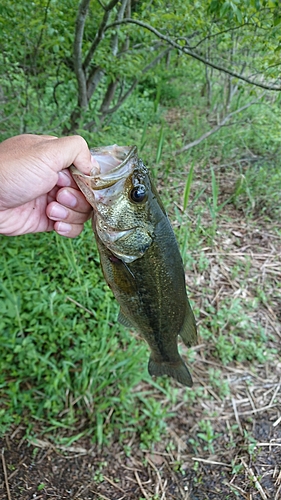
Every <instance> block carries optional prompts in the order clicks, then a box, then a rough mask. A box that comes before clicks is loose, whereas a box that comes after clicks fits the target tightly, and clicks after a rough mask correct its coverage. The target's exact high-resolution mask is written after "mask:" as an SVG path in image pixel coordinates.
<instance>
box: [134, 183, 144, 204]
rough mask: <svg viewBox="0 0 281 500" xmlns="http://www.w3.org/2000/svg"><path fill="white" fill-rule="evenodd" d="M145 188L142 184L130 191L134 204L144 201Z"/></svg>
mask: <svg viewBox="0 0 281 500" xmlns="http://www.w3.org/2000/svg"><path fill="white" fill-rule="evenodd" d="M146 197H147V195H146V188H145V186H144V185H143V184H139V185H138V186H136V187H134V189H132V191H131V199H132V201H134V202H135V203H140V202H142V201H144V200H145V199H146Z"/></svg>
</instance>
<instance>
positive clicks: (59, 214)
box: [49, 205, 68, 220]
mask: <svg viewBox="0 0 281 500" xmlns="http://www.w3.org/2000/svg"><path fill="white" fill-rule="evenodd" d="M67 216H68V210H67V209H66V208H64V207H62V206H61V205H54V206H53V207H52V209H51V213H50V215H49V218H50V219H53V220H61V219H66V217H67Z"/></svg>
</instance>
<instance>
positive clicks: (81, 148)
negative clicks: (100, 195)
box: [42, 135, 99, 175]
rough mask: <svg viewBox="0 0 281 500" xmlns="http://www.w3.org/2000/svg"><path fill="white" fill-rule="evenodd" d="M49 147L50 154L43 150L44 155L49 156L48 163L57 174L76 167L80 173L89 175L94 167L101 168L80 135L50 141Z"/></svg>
mask: <svg viewBox="0 0 281 500" xmlns="http://www.w3.org/2000/svg"><path fill="white" fill-rule="evenodd" d="M45 145H46V143H45ZM42 146H43V144H42ZM48 146H49V148H48V153H46V151H45V150H44V148H43V154H47V156H48V158H46V163H48V164H49V165H50V167H51V168H52V170H53V171H55V172H56V173H58V172H60V171H61V170H63V169H65V168H68V167H70V165H75V167H76V168H77V169H78V170H80V172H82V173H83V174H86V175H89V174H90V173H91V170H92V168H93V167H97V168H98V167H99V165H98V162H97V160H95V159H94V158H93V156H92V155H91V153H90V150H89V148H88V145H87V142H86V141H85V139H83V137H81V136H80V135H72V136H67V137H60V138H56V139H55V138H54V139H53V140H48Z"/></svg>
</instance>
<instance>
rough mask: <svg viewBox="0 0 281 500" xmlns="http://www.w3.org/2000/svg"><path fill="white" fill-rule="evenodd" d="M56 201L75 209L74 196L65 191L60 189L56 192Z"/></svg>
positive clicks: (75, 200)
mask: <svg viewBox="0 0 281 500" xmlns="http://www.w3.org/2000/svg"><path fill="white" fill-rule="evenodd" d="M57 201H59V202H60V203H61V204H62V205H65V206H66V207H70V208H73V207H76V205H77V198H76V196H74V194H73V193H71V192H70V191H68V190H67V189H62V190H60V191H59V192H58V195H57Z"/></svg>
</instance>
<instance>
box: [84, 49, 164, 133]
mask: <svg viewBox="0 0 281 500" xmlns="http://www.w3.org/2000/svg"><path fill="white" fill-rule="evenodd" d="M170 50H171V49H170V48H168V49H165V50H163V51H162V52H161V53H160V54H158V56H157V57H155V59H153V60H152V61H151V62H150V63H149V64H147V65H146V66H145V67H144V68H143V70H142V75H144V74H145V73H147V72H148V71H149V70H150V69H152V68H153V67H154V66H156V64H157V63H158V62H159V61H160V60H161V59H163V57H165V56H166V55H167V54H168V52H170ZM138 82H139V78H135V79H134V81H133V83H132V84H131V86H130V87H129V89H128V90H127V92H125V94H123V96H120V97H119V99H118V102H117V104H115V106H112V107H111V108H107V109H106V107H105V105H104V103H105V101H103V103H102V105H101V107H100V110H99V112H100V113H102V112H105V113H106V115H109V114H112V113H115V111H117V110H118V109H119V108H120V106H122V104H123V103H124V102H125V100H126V99H127V98H128V97H129V96H130V95H131V93H132V92H133V90H134V89H135V87H136V86H137V84H138ZM107 102H108V99H107ZM104 118H105V116H104ZM95 123H96V121H95V120H92V121H91V122H89V123H87V125H86V126H85V127H84V128H85V129H86V130H90V129H91V128H92V126H93V125H94V124H95Z"/></svg>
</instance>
